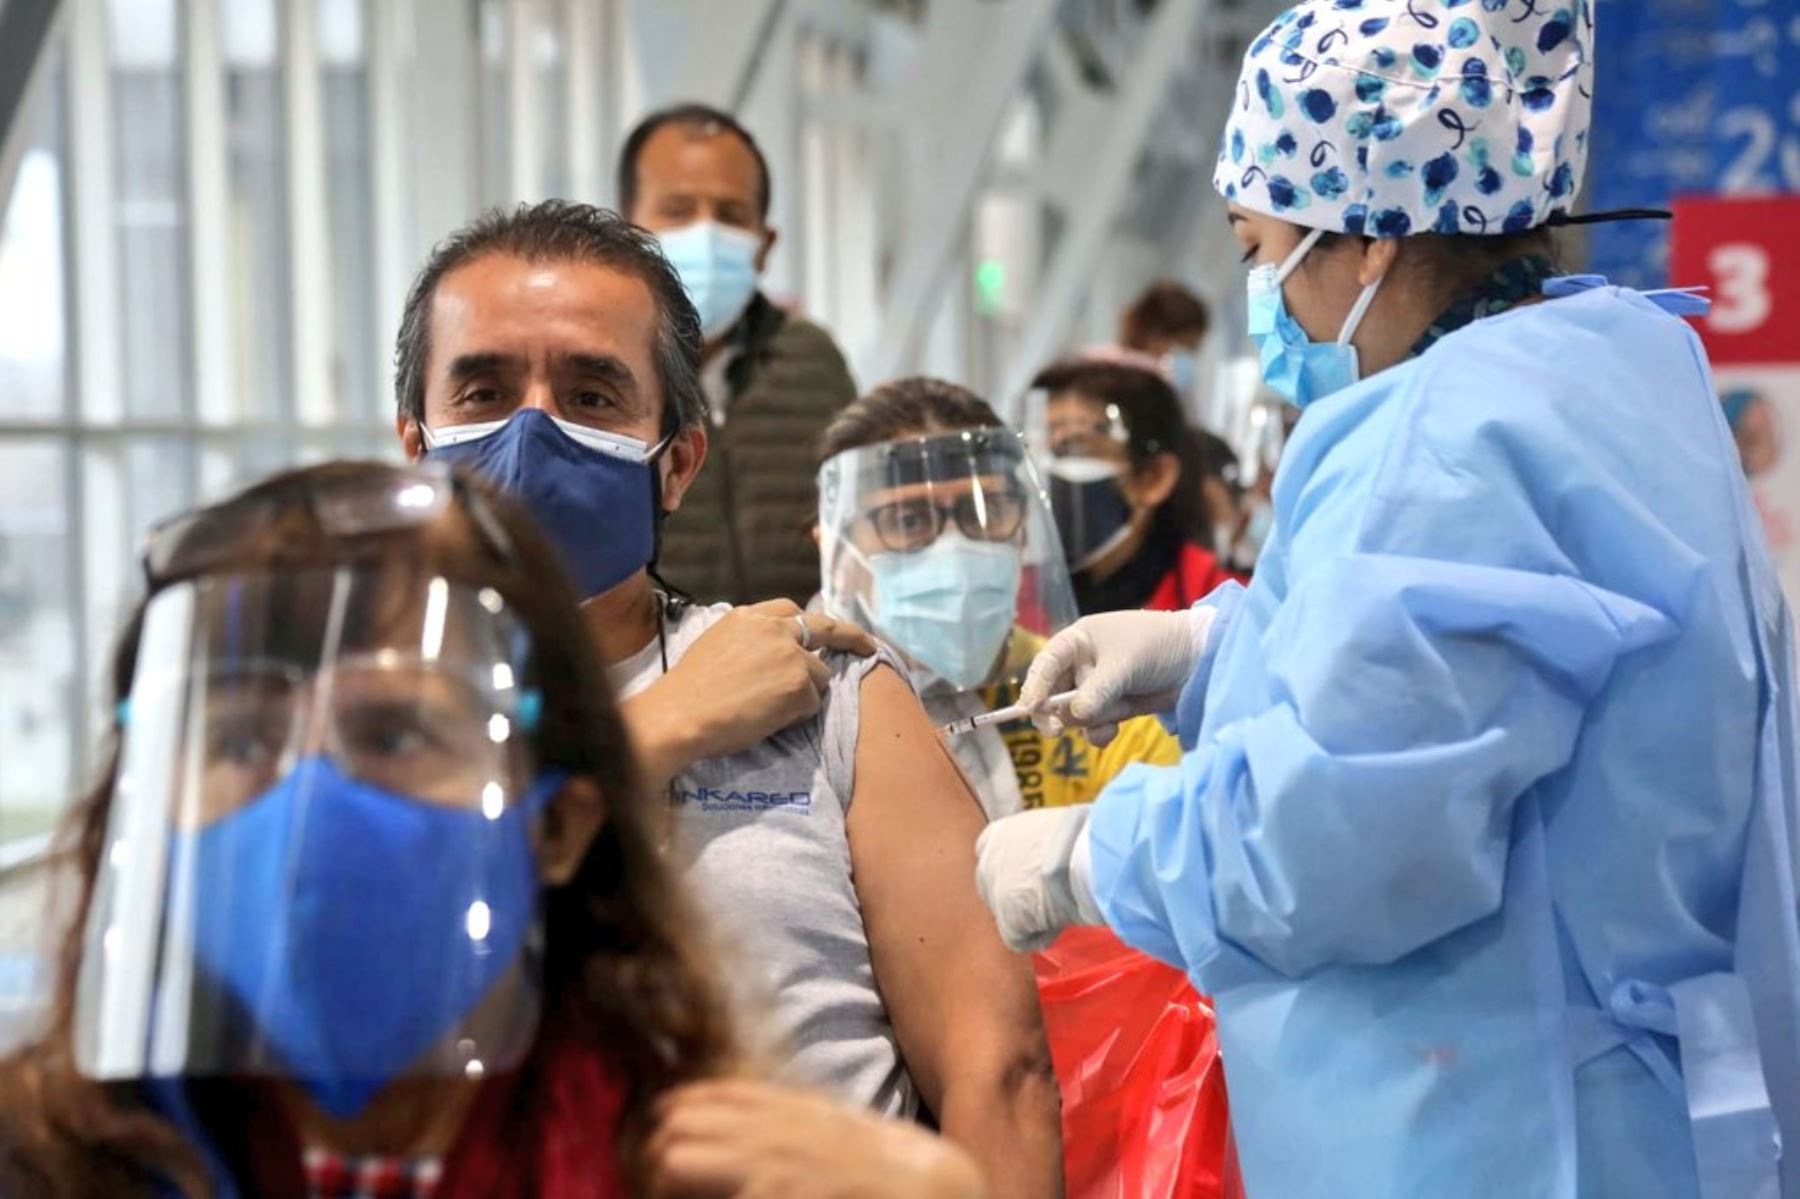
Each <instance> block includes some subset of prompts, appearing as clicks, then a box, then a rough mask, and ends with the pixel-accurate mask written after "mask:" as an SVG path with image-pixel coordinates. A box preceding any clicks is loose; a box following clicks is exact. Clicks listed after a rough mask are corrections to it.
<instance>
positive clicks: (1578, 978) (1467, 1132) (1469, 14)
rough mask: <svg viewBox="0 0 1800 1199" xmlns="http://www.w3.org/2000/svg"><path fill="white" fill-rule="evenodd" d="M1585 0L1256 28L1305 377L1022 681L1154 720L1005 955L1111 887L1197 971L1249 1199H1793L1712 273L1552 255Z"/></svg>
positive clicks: (1267, 210)
mask: <svg viewBox="0 0 1800 1199" xmlns="http://www.w3.org/2000/svg"><path fill="white" fill-rule="evenodd" d="M1599 7H1600V6H1597V5H1595V4H1593V3H1591V2H1590V0H1571V2H1570V3H1564V4H1560V5H1557V6H1550V5H1545V4H1541V3H1538V2H1537V0H1485V2H1484V3H1482V4H1479V5H1476V4H1473V3H1455V2H1454V0H1364V2H1362V3H1355V4H1352V3H1347V2H1345V0H1307V2H1306V3H1302V4H1298V5H1296V6H1295V7H1294V8H1292V9H1290V10H1289V11H1288V12H1286V13H1285V14H1284V15H1282V16H1281V17H1280V18H1279V19H1278V20H1277V21H1276V22H1275V23H1274V24H1273V25H1272V26H1270V28H1269V29H1268V30H1267V31H1265V32H1264V33H1263V34H1262V35H1260V36H1259V37H1258V38H1257V39H1256V40H1255V42H1254V43H1253V44H1252V46H1251V47H1250V50H1249V53H1248V56H1247V58H1246V60H1245V64H1244V70H1243V74H1242V77H1241V79H1240V81H1239V86H1238V91H1237V94H1236V97H1235V100H1234V103H1233V106H1232V111H1231V116H1230V118H1229V121H1228V123H1227V127H1226V130H1225V136H1224V141H1223V145H1222V149H1221V155H1220V159H1219V165H1218V172H1217V175H1216V179H1215V182H1216V185H1217V186H1218V188H1219V190H1220V191H1221V192H1222V193H1223V194H1224V196H1225V198H1226V199H1227V200H1228V201H1229V202H1230V217H1231V223H1232V227H1233V228H1234V229H1235V231H1236V233H1237V236H1238V238H1239V239H1240V241H1241V242H1242V244H1243V247H1244V251H1245V261H1246V263H1247V264H1249V266H1250V279H1249V297H1248V298H1249V305H1250V307H1249V330H1250V333H1251V335H1252V337H1253V338H1254V339H1255V341H1256V343H1257V346H1258V349H1259V351H1260V354H1261V360H1262V368H1263V374H1264V377H1265V379H1266V380H1267V382H1268V383H1269V385H1270V386H1271V387H1273V388H1274V389H1275V390H1276V391H1278V392H1280V393H1281V394H1282V395H1284V396H1285V397H1286V398H1288V399H1289V400H1291V401H1292V402H1293V403H1295V404H1296V405H1298V406H1299V407H1300V408H1301V410H1302V415H1301V417H1300V420H1299V423H1298V425H1297V427H1296V428H1295V430H1294V435H1293V439H1292V440H1291V441H1290V442H1289V443H1288V445H1287V448H1286V452H1285V454H1284V456H1283V458H1282V462H1281V466H1280V470H1279V473H1278V475H1277V477H1276V479H1275V484H1274V489H1273V497H1272V498H1273V501H1274V527H1273V530H1272V532H1271V535H1270V540H1269V542H1268V545H1267V546H1266V548H1265V550H1264V554H1263V557H1262V559H1261V560H1260V561H1259V562H1258V565H1257V572H1256V577H1255V579H1254V581H1253V582H1252V583H1251V585H1250V586H1249V588H1248V589H1241V588H1238V587H1235V586H1228V587H1226V588H1223V589H1221V590H1220V591H1219V592H1217V593H1215V594H1214V595H1212V596H1211V597H1208V598H1207V599H1206V600H1205V601H1203V602H1202V603H1201V604H1199V605H1197V606H1196V607H1195V608H1194V609H1193V610H1192V611H1190V612H1181V613H1170V614H1145V613H1130V614H1125V613H1120V614H1110V615H1107V616H1102V617H1095V618H1092V619H1090V620H1088V621H1084V622H1082V623H1080V624H1077V625H1076V626H1075V627H1074V628H1072V629H1069V630H1066V631H1065V632H1064V633H1062V634H1061V635H1059V636H1058V637H1057V638H1055V639H1053V640H1052V641H1051V643H1050V644H1049V645H1048V646H1047V647H1046V649H1045V650H1044V652H1043V653H1042V654H1041V655H1040V657H1039V660H1038V662H1037V663H1036V664H1035V665H1034V667H1033V671H1032V675H1031V677H1030V679H1029V680H1028V682H1027V684H1026V687H1025V689H1024V692H1025V693H1024V701H1025V702H1026V703H1030V704H1041V703H1042V702H1043V701H1044V699H1045V698H1046V697H1048V696H1050V695H1052V694H1055V693H1057V692H1059V691H1061V690H1063V689H1065V688H1067V687H1070V686H1078V687H1079V688H1080V692H1081V693H1080V695H1079V696H1078V697H1077V698H1076V699H1075V700H1074V701H1073V703H1072V704H1070V705H1068V708H1067V714H1066V716H1067V719H1068V720H1069V721H1072V722H1075V723H1086V722H1089V721H1093V720H1110V719H1115V718H1117V717H1118V716H1120V715H1122V714H1126V713H1131V712H1138V711H1143V710H1145V709H1146V708H1150V707H1159V708H1161V709H1162V710H1164V711H1168V712H1171V713H1172V714H1173V716H1174V718H1175V720H1176V722H1177V724H1178V726H1179V728H1180V731H1181V734H1182V742H1183V746H1184V749H1185V751H1186V752H1185V754H1184V756H1183V759H1182V762H1181V764H1180V765H1179V766H1178V767H1174V768H1167V769H1147V770H1141V771H1134V772H1132V773H1131V774H1130V775H1127V776H1125V777H1122V778H1120V779H1118V780H1116V781H1115V782H1114V784H1113V785H1112V786H1111V787H1109V788H1108V789H1107V790H1106V792H1105V793H1104V794H1103V795H1102V796H1101V797H1100V799H1099V800H1098V801H1097V802H1096V803H1095V804H1094V805H1093V806H1092V808H1091V809H1085V810H1084V809H1075V810H1072V811H1071V812H1069V813H1049V814H1039V813H1027V814H1025V815H1023V816H1020V817H1015V818H1012V819H1011V820H1008V821H1002V822H1000V823H998V824H996V825H994V826H993V827H991V828H990V829H989V830H988V833H987V835H986V837H985V839H984V844H983V846H982V855H981V864H980V875H981V879H982V885H983V890H984V895H985V896H986V898H987V899H988V902H989V904H990V906H991V907H992V908H993V909H994V911H995V912H996V915H997V918H998V920H999V922H1000V924H1001V926H1002V928H1003V929H1004V930H1005V932H1006V934H1007V935H1008V937H1009V939H1010V940H1011V941H1012V942H1013V943H1014V944H1015V945H1028V944H1033V943H1036V942H1038V941H1039V940H1041V939H1042V938H1043V937H1045V936H1048V935H1052V934H1053V933H1054V931H1055V930H1056V929H1058V928H1060V927H1062V926H1063V925H1065V924H1067V923H1069V922H1071V921H1077V920H1082V919H1084V918H1086V919H1092V918H1095V917H1099V918H1103V919H1104V920H1105V922H1106V923H1107V924H1109V925H1110V926H1111V927H1112V928H1113V929H1114V930H1115V931H1117V932H1118V933H1119V934H1120V935H1121V936H1122V937H1123V939H1124V940H1125V941H1126V942H1128V943H1130V944H1132V945H1135V946H1138V947H1139V948H1142V949H1144V950H1146V951H1148V952H1150V953H1152V954H1154V955H1156V956H1159V957H1162V958H1164V959H1165V960H1168V961H1171V962H1179V963H1181V964H1183V965H1185V966H1186V967H1187V968H1188V969H1189V971H1190V972H1191V973H1192V975H1193V976H1194V977H1195V979H1196V980H1197V981H1198V983H1199V985H1201V987H1202V988H1203V989H1205V990H1206V991H1208V992H1209V993H1211V994H1212V995H1213V996H1214V997H1215V998H1216V1001H1217V1005H1218V1013H1219V1030H1220V1038H1221V1041H1222V1044H1223V1048H1224V1054H1225V1058H1226V1060H1227V1061H1228V1062H1229V1063H1230V1069H1231V1087H1232V1108H1233V1112H1232V1114H1233V1124H1234V1132H1235V1135H1236V1136H1237V1139H1238V1147H1239V1150H1240V1153H1241V1156H1242V1160H1243V1167H1244V1176H1245V1183H1246V1189H1247V1191H1248V1192H1249V1193H1250V1194H1252V1195H1279V1196H1282V1197H1284V1199H1306V1197H1309V1196H1320V1197H1323V1196H1331V1197H1333V1199H1345V1197H1351V1199H1357V1197H1365V1196H1366V1197H1369V1199H1375V1197H1380V1199H1396V1197H1411V1196H1419V1197H1423V1196H1440V1195H1458V1196H1516V1195H1532V1196H1552V1197H1561V1199H1568V1197H1571V1196H1621V1197H1623V1196H1646V1195H1655V1196H1680V1197H1684V1199H1685V1197H1690V1196H1703V1197H1705V1199H1722V1197H1723V1196H1749V1195H1754V1196H1758V1197H1760V1199H1777V1197H1780V1199H1800V1164H1796V1163H1797V1162H1800V1156H1797V1155H1800V1148H1796V1147H1800V1068H1796V1063H1797V1062H1800V925H1797V913H1800V906H1797V905H1796V898H1795V885H1796V884H1795V875H1796V872H1797V864H1796V858H1795V846H1796V844H1797V843H1800V840H1797V829H1800V805H1797V794H1796V784H1795V779H1796V770H1797V763H1796V754H1795V746H1796V709H1795V702H1794V698H1793V697H1794V688H1793V661H1794V644H1793V637H1792V630H1791V625H1790V621H1789V614H1788V612H1787V609H1786V606H1785V604H1784V603H1783V600H1782V596H1781V591H1780V588H1779V586H1778V585H1777V581H1776V577H1775V574H1774V571H1773V569H1772V567H1771V564H1770V560H1769V553H1768V547H1767V545H1766V544H1765V542H1764V539H1763V536H1762V533H1761V531H1760V528H1759V526H1758V523H1757V518H1756V512H1755V509H1754V507H1753V506H1752V504H1751V503H1750V499H1749V495H1748V492H1747V490H1746V488H1745V484H1744V480H1743V477H1742V471H1741V470H1740V469H1739V466H1738V459H1737V452H1736V447H1735V446H1734V444H1733V441H1732V437H1731V431H1730V429H1729V428H1728V427H1727V423H1726V420H1725V416H1724V414H1723V413H1722V412H1721V410H1720V405H1719V403H1718V401H1717V399H1716V397H1715V395H1714V392H1713V387H1712V383H1711V379H1710V375H1709V370H1708V366H1707V362H1706V357H1705V353H1704V351H1703V350H1702V348H1701V346H1700V343H1699V340H1698V339H1697V337H1696V336H1695V334H1694V332H1693V331H1692V330H1691V329H1690V328H1689V327H1688V326H1687V325H1686V324H1684V323H1683V321H1682V320H1681V319H1680V317H1682V316H1684V315H1692V314H1695V313H1697V312H1699V311H1702V310H1703V309H1704V307H1705V304H1704V301H1702V300H1699V299H1697V298H1696V297H1694V296H1692V295H1690V294H1687V293H1684V292H1661V293H1641V292H1636V291H1632V290H1629V289H1626V288H1620V287H1613V286H1610V285H1608V284H1607V282H1606V281H1605V280H1604V279H1600V278H1596V277H1580V276H1578V277H1562V276H1558V275H1556V273H1555V271H1554V269H1553V267H1552V265H1551V262H1552V260H1551V258H1550V256H1549V254H1548V251H1549V250H1550V249H1551V245H1550V241H1549V237H1550V233H1549V232H1548V230H1549V228H1550V227H1553V226H1555V225H1557V224H1560V223H1567V222H1568V221H1569V220H1571V219H1586V218H1570V217H1569V216H1568V212H1569V210H1570V208H1571V206H1572V205H1573V203H1574V201H1575V197H1576V195H1577V194H1578V192H1579V186H1580V182H1581V176H1582V171H1583V169H1584V167H1585V160H1586V156H1587V147H1588V116H1589V107H1590V104H1591V97H1592V95H1593V85H1594V67H1593V47H1594V37H1595V25H1594V22H1595V15H1596V10H1597V9H1598V8H1599ZM1598 165H1599V167H1600V168H1601V169H1610V170H1617V169H1619V164H1617V163H1600V164H1598ZM1612 215H1614V216H1628V215H1647V214H1612ZM1177 696H1178V699H1177Z"/></svg>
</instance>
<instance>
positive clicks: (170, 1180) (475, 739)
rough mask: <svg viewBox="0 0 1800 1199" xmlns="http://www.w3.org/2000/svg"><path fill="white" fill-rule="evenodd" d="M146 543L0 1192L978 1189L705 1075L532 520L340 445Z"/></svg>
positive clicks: (671, 896) (673, 916) (627, 802)
mask: <svg viewBox="0 0 1800 1199" xmlns="http://www.w3.org/2000/svg"><path fill="white" fill-rule="evenodd" d="M145 565H146V575H147V580H148V585H149V586H148V591H149V594H148V596H147V598H146V599H145V600H144V602H143V603H142V604H141V605H140V607H139V610H138V612H137V613H136V615H135V616H134V618H133V619H132V621H131V623H130V625H129V626H128V629H127V633H126V636H125V638H124V641H123V645H122V648H121V651H120V655H119V659H118V662H117V668H116V671H115V677H116V679H117V691H116V700H117V706H116V709H115V711H116V727H115V729H114V730H113V734H112V738H113V741H114V748H113V749H112V751H111V752H109V754H108V760H109V762H110V765H109V767H108V771H107V776H106V778H105V779H104V780H103V781H102V782H101V784H100V785H99V787H98V788H97V789H96V790H95V792H94V794H93V795H92V796H91V797H90V798H89V799H88V800H87V801H86V802H85V803H84V804H82V805H81V806H80V807H78V808H77V809H76V810H75V811H74V812H73V813H72V814H71V816H70V819H69V823H68V825H67V827H66V828H65V830H64V835H65V837H66V838H67V844H68V845H69V847H70V855H71V856H70V859H69V860H70V862H71V865H72V867H73V869H74V872H75V877H76V879H77V880H78V882H79V885H80V888H81V890H80V896H81V902H80V903H79V904H78V905H76V912H75V915H76V918H75V919H72V920H68V917H67V915H66V914H65V915H64V916H63V917H62V918H63V919H65V920H68V926H67V930H66V932H65V933H64V940H65V946H64V951H63V953H62V955H61V962H62V968H61V973H60V974H59V976H58V979H57V984H56V994H55V999H54V1003H53V1006H52V1022H51V1026H50V1028H49V1029H48V1031H47V1032H46V1033H44V1034H43V1035H42V1037H41V1038H40V1039H39V1040H37V1041H36V1042H34V1043H31V1044H28V1045H26V1046H25V1047H24V1048H23V1049H22V1050H20V1051H18V1052H17V1053H16V1054H15V1055H14V1056H13V1057H12V1058H10V1059H8V1060H6V1061H5V1062H0V1086H4V1088H5V1092H6V1094H7V1096H8V1100H7V1102H6V1103H5V1104H4V1105H0V1189H4V1190H5V1191H6V1193H8V1194H20V1195H24V1194H31V1195H79V1196H88V1195H96V1196H97V1195H106V1196H109V1197H111V1196H121V1195H131V1194H146V1195H148V1194H170V1193H180V1194H184V1195H200V1194H211V1195H214V1196H233V1195H263V1196H302V1195H335V1194H342V1193H347V1192H348V1191H351V1190H355V1191H357V1192H359V1193H360V1192H361V1191H362V1190H364V1189H379V1190H380V1192H381V1193H382V1194H387V1195H397V1196H398V1195H405V1196H414V1197H418V1199H425V1197H427V1196H430V1197H433V1199H454V1197H455V1196H465V1195H468V1196H473V1195H483V1196H486V1195H504V1196H518V1197H520V1199H524V1197H525V1196H532V1197H534V1199H544V1197H548V1199H567V1197H577V1196H578V1197H581V1199H601V1197H605V1196H621V1197H622V1196H624V1195H627V1194H641V1193H645V1191H646V1190H649V1189H653V1190H654V1191H655V1193H657V1194H659V1195H669V1196H672V1197H681V1196H695V1195H702V1194H703V1195H707V1196H716V1195H736V1194H740V1193H743V1192H744V1191H751V1192H755V1191H757V1190H758V1188H759V1187H760V1188H763V1189H764V1192H763V1193H766V1188H768V1187H769V1186H770V1185H772V1184H779V1185H778V1186H777V1189H778V1190H779V1193H781V1194H786V1195H802V1194H813V1195H817V1194H824V1193H843V1191H842V1188H843V1187H845V1186H851V1187H855V1188H857V1189H856V1193H858V1194H887V1195H894V1196H900V1195H907V1196H910V1195H913V1194H915V1193H924V1194H929V1195H934V1196H940V1197H942V1199H975V1197H976V1196H979V1195H980V1194H981V1188H980V1185H979V1181H978V1179H977V1177H976V1175H975V1172H974V1169H973V1167H972V1165H971V1164H970V1163H968V1162H967V1161H966V1160H963V1159H962V1158H961V1155H959V1154H957V1153H956V1152H955V1151H954V1150H952V1149H950V1148H949V1147H948V1146H947V1145H945V1144H943V1143H942V1142H938V1141H936V1140H935V1138H930V1137H927V1136H925V1135H924V1134H922V1133H920V1132H918V1131H917V1130H913V1129H909V1128H906V1127H905V1126H902V1125H898V1124H890V1123H887V1122H884V1121H877V1120H874V1119H873V1118H871V1117H868V1116H865V1115H861V1114H859V1113H854V1112H851V1111H849V1110H846V1109H842V1108H838V1107H837V1106H835V1105H833V1104H829V1103H825V1102H823V1101H822V1100H819V1099H817V1098H814V1097H812V1096H807V1095H803V1094H799V1093H796V1092H791V1091H788V1090H785V1089H782V1088H779V1087H776V1086H774V1085H771V1084H768V1083H764V1082H757V1081H752V1080H750V1079H748V1078H738V1079H729V1078H727V1077H725V1076H726V1075H728V1074H736V1073H740V1072H741V1070H742V1065H741V1063H740V1062H739V1061H738V1054H737V1050H736V1047H735V1044H734V1037H733V1035H732V1029H731V1027H730V1022H729V1020H728V1019H727V1017H726V1015H725V1005H724V1000H723V995H722V992H721V991H720V989H719V988H718V986H717V985H716V983H715V980H714V978H713V974H712V970H711V966H710V963H708V962H707V961H706V960H705V958H704V956H703V954H702V952H701V951H700V949H699V938H698V936H697V935H696V933H695V931H694V923H693V917H692V915H691V913H690V909H689V906H688V902H687V899H686V896H685V894H684V893H683V892H682V890H681V888H680V887H679V885H678V882H677V880H676V878H675V876H674V874H673V873H672V872H671V870H670V868H669V867H668V865H667V864H666V863H665V862H664V859H663V857H662V855H661V854H660V853H659V852H658V851H657V848H656V840H657V838H658V836H659V835H660V825H661V820H660V817H659V816H658V814H657V808H656V806H655V803H654V801H653V800H652V799H651V798H650V795H649V793H647V792H645V791H644V790H643V789H642V788H641V787H640V785H639V781H638V778H637V773H636V769H635V766H634V764H633V761H632V756H631V752H630V749H629V746H628V744H627V739H626V735H625V730H624V727H623V725H622V724H621V723H620V721H619V719H618V715H617V711H616V709H615V707H614V705H613V702H612V700H611V697H610V691H609V689H608V688H607V686H606V684H605V681H604V678H603V676H602V675H601V674H600V672H599V671H598V669H597V668H596V667H595V666H594V665H593V658H592V656H591V652H590V650H589V645H588V640H587V637H586V634H585V632H584V630H583V629H582V626H581V622H580V618H579V617H578V615H577V613H576V608H575V603H574V596H573V594H572V593H571V592H570V591H569V588H568V585H567V583H566V582H565V581H564V579H563V578H562V575H561V572H560V570H559V569H558V567H557V565H556V563H555V559H554V557H553V555H552V551H551V549H550V548H549V547H548V546H547V545H545V544H544V543H543V542H542V541H541V540H540V539H539V538H538V535H537V533H536V531H535V530H534V529H533V528H532V527H531V524H530V522H529V520H528V519H527V518H526V517H525V515H524V514H523V513H522V512H521V511H519V510H518V509H516V508H514V507H512V506H511V505H509V504H507V503H505V502H504V501H502V500H500V499H499V498H498V497H497V496H493V495H490V494H488V493H486V492H484V491H483V490H482V489H481V488H480V486H479V485H478V484H475V483H472V482H470V481H467V480H464V479H461V478H457V477H454V476H453V475H451V474H450V473H449V472H447V471H445V470H442V469H406V468H395V467H390V466H385V465H376V464H372V463H371V464H350V463H334V464H330V465H327V466H322V467H314V468H309V469H307V470H303V471H298V472H294V473H292V474H289V475H284V476H279V477H277V478H275V479H272V480H270V481H268V482H266V483H263V484H260V485H258V486H257V487H254V488H252V489H251V490H249V491H247V492H245V493H244V494H243V495H241V496H239V497H238V498H236V499H234V500H230V501H227V502H226V503H224V504H221V505H219V506H217V507H214V508H209V509H203V510H200V511H198V512H195V513H191V514H189V515H187V516H184V517H181V518H178V519H176V520H175V521H173V522H171V523H169V524H167V525H165V526H164V527H162V528H161V529H160V530H159V531H158V532H157V533H156V534H154V535H153V537H152V540H151V543H150V547H149V550H148V552H147V554H146V559H145ZM795 1122H804V1123H806V1124H807V1125H808V1126H810V1127H812V1128H814V1129H818V1130H824V1131H827V1132H828V1133H829V1136H830V1139H829V1141H828V1142H827V1143H825V1144H821V1145H819V1146H818V1147H817V1148H814V1149H811V1150H808V1148H807V1147H805V1146H795V1145H793V1144H788V1143H786V1142H787V1141H788V1140H790V1139H791V1138H789V1137H788V1134H787V1130H788V1129H789V1128H791V1127H792V1126H793V1124H794V1123H795ZM828 1146H829V1147H828ZM796 1167H802V1168H801V1169H800V1170H799V1171H798V1175H797V1174H796ZM875 1179H883V1180H885V1181H881V1182H879V1183H878V1184H876V1183H874V1180H875Z"/></svg>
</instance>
